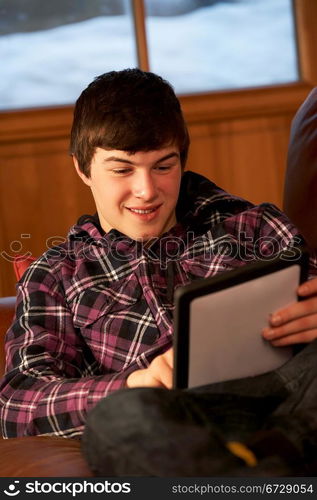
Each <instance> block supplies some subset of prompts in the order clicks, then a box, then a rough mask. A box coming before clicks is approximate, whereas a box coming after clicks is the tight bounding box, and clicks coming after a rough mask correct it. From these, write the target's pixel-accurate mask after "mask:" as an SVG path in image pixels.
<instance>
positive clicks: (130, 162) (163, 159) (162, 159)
mask: <svg viewBox="0 0 317 500" xmlns="http://www.w3.org/2000/svg"><path fill="white" fill-rule="evenodd" d="M174 157H175V158H179V154H178V153H176V151H173V152H172V153H169V154H167V155H165V156H162V158H159V159H158V160H157V161H156V162H155V164H156V163H160V162H161V161H166V160H169V159H170V158H174ZM103 161H104V163H106V162H110V161H117V162H119V163H128V164H129V165H136V163H135V162H134V161H131V160H128V159H126V158H120V157H119V156H109V157H108V158H105V159H104V160H103Z"/></svg>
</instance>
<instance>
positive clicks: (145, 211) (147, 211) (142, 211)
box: [128, 207, 157, 214]
mask: <svg viewBox="0 0 317 500" xmlns="http://www.w3.org/2000/svg"><path fill="white" fill-rule="evenodd" d="M156 209H157V207H156V208H150V209H148V210H140V209H138V208H129V209H128V210H130V212H133V213H135V214H151V213H152V212H155V210H156Z"/></svg>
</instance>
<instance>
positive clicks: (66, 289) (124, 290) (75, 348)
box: [0, 69, 317, 441]
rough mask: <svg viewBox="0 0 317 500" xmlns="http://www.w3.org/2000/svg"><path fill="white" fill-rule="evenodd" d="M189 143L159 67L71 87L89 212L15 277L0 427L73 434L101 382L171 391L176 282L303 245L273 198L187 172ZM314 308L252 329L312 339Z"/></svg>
mask: <svg viewBox="0 0 317 500" xmlns="http://www.w3.org/2000/svg"><path fill="white" fill-rule="evenodd" d="M188 147H189V137H188V132H187V128H186V125H185V122H184V118H183V115H182V112H181V109H180V104H179V101H178V99H177V98H176V96H175V94H174V91H173V89H172V87H171V86H170V85H169V84H168V83H167V82H166V81H164V80H163V79H162V78H160V77H159V76H157V75H154V74H152V73H148V72H143V71H141V70H138V69H127V70H123V71H118V72H110V73H106V74H104V75H101V76H99V77H97V78H96V79H95V80H94V81H93V82H92V83H91V84H90V85H89V86H88V87H87V88H86V89H85V90H84V91H83V92H82V94H81V95H80V97H79V99H78V100H77V102H76V106H75V111H74V120H73V126H72V131H71V153H72V156H73V159H74V164H75V168H76V171H77V173H78V175H79V176H80V177H81V179H82V180H83V182H84V183H85V184H86V185H87V186H89V187H90V189H91V191H92V195H93V197H94V200H95V204H96V209H97V213H96V214H95V215H94V216H83V217H81V218H80V219H79V221H78V223H77V224H76V225H75V226H74V227H72V228H71V230H70V232H69V235H68V239H67V241H66V243H64V244H62V245H60V246H59V247H55V248H53V249H50V250H48V251H47V252H46V253H45V254H44V255H43V256H42V257H40V258H39V259H38V260H37V261H36V262H35V263H34V264H32V265H31V266H30V268H29V269H28V270H27V272H26V273H25V275H24V276H23V278H22V280H21V281H20V282H19V284H18V297H17V311H16V319H15V321H14V323H13V325H12V327H11V329H10V330H9V332H8V334H7V339H6V355H7V372H6V375H5V377H4V379H3V380H2V383H1V386H0V390H1V395H0V405H1V408H0V417H1V426H2V433H3V436H4V437H14V436H22V435H35V434H45V435H57V436H63V437H80V436H81V434H82V433H83V430H84V426H85V423H86V419H87V414H88V413H89V412H90V411H91V410H92V409H93V408H94V407H95V406H96V404H97V403H98V402H99V401H100V400H103V401H104V400H107V399H108V397H109V396H110V395H111V394H112V393H114V392H116V391H117V392H116V394H118V393H119V392H122V394H123V395H125V396H126V395H127V392H128V393H129V392H130V391H125V390H122V389H125V388H136V387H161V388H171V385H172V350H171V347H172V336H173V331H172V316H173V293H174V290H175V288H176V287H178V286H181V285H184V284H186V283H189V282H190V281H192V280H195V279H199V278H203V277H206V276H212V275H215V274H217V273H220V272H224V271H226V270H228V269H232V268H237V267H239V266H242V265H244V264H245V263H246V262H247V261H250V256H251V257H252V258H253V257H254V259H256V258H265V256H267V255H268V256H270V255H271V254H272V241H274V246H275V248H274V251H275V252H276V253H278V252H280V251H282V250H284V249H286V248H289V247H292V246H294V245H297V244H298V243H299V242H300V237H299V235H298V231H297V229H296V228H295V227H294V226H293V225H292V224H291V222H290V221H289V220H288V219H287V217H286V216H285V215H284V214H282V213H281V212H280V211H279V210H278V209H277V208H276V207H274V206H272V205H270V204H263V205H260V206H254V205H252V204H251V203H249V202H247V201H245V200H243V199H241V198H238V197H234V196H232V195H230V194H228V193H226V192H224V191H223V190H221V189H220V188H218V187H217V186H215V185H214V184H213V183H212V182H210V181H209V180H207V179H205V178H203V177H202V176H200V175H198V174H194V173H191V172H186V173H184V168H185V163H186V158H187V152H188ZM228 241H229V242H230V245H226V242H228ZM228 248H230V249H231V253H230V252H229V253H228V251H227V250H228ZM244 256H248V258H247V259H244ZM312 283H313V288H314V290H313V292H315V291H316V290H315V288H316V285H314V282H312ZM307 286H310V285H307ZM300 290H302V294H308V295H309V294H310V292H305V289H304V288H302V289H300ZM316 312H317V301H316V299H315V298H314V297H311V298H310V299H309V300H307V301H306V302H303V303H301V304H293V305H292V306H290V307H289V308H287V309H286V310H284V311H282V312H280V313H277V314H275V315H273V317H272V319H271V324H270V325H268V328H267V329H266V330H265V331H264V332H263V335H264V337H266V338H267V339H269V340H270V341H271V342H272V343H273V344H274V345H276V346H279V345H285V344H293V343H298V342H309V341H311V340H313V339H314V338H315V337H316V330H315V328H316V326H317V320H316V314H315V313H316ZM307 314H309V316H307ZM308 319H309V321H310V327H309V328H308V327H307V321H308ZM233 334H234V332H233ZM118 389H121V391H118ZM136 392H138V391H137V390H136ZM136 392H135V391H131V395H132V394H135V393H136ZM167 392H169V391H167ZM170 392H171V393H173V391H170ZM164 393H165V391H164ZM116 394H115V395H116ZM130 397H132V396H127V401H128V400H129V398H130ZM111 399H112V398H111V396H110V397H109V400H111ZM132 407H133V405H132V406H131V408H132ZM116 411H117V415H118V416H119V415H121V410H120V404H119V406H118V408H117V409H116ZM123 418H124V415H123ZM162 422H163V420H162ZM104 423H105V425H106V424H107V422H104ZM126 425H127V426H129V425H130V422H129V421H128V420H127V421H126ZM105 432H106V431H105ZM110 433H111V431H110ZM117 436H118V433H117ZM199 439H200V438H199ZM132 441H133V440H132Z"/></svg>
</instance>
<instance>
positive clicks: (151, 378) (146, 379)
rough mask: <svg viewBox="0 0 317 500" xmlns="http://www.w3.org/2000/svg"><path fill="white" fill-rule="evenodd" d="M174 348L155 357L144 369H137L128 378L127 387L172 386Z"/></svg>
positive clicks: (168, 387) (169, 387)
mask: <svg viewBox="0 0 317 500" xmlns="http://www.w3.org/2000/svg"><path fill="white" fill-rule="evenodd" d="M172 382H173V349H169V350H168V351H166V352H164V354H161V355H160V356H157V357H156V358H154V359H153V361H152V362H151V364H150V365H149V366H148V367H147V368H145V369H144V370H136V371H135V372H132V373H130V375H129V376H128V378H127V387H129V388H131V387H166V388H167V389H171V388H172Z"/></svg>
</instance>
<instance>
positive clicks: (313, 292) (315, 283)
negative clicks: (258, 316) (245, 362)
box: [262, 278, 317, 346]
mask: <svg viewBox="0 0 317 500" xmlns="http://www.w3.org/2000/svg"><path fill="white" fill-rule="evenodd" d="M297 293H298V295H300V296H301V297H308V298H307V299H306V300H303V301H300V302H295V303H294V304H291V305H289V306H287V307H285V308H284V309H280V310H278V311H275V312H274V313H273V314H272V315H271V317H270V319H269V324H270V326H269V327H268V328H264V329H263V331H262V335H263V337H264V338H265V339H267V340H269V341H270V342H271V344H272V345H274V346H284V345H290V344H300V343H308V342H311V341H312V340H314V339H316V338H317V278H314V279H312V280H310V281H306V282H305V283H303V284H302V285H300V286H299V287H298V289H297Z"/></svg>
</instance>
